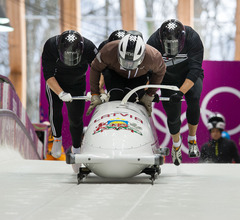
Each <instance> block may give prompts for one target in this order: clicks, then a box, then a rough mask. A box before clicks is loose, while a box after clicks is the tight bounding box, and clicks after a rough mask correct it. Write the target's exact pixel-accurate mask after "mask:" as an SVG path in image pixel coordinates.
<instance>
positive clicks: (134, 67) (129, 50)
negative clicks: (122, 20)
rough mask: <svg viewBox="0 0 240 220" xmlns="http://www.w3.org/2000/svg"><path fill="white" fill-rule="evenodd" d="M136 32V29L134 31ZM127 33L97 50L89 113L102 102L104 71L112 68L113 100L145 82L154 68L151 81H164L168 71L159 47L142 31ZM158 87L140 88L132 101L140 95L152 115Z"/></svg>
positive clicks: (108, 82)
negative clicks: (151, 44)
mask: <svg viewBox="0 0 240 220" xmlns="http://www.w3.org/2000/svg"><path fill="white" fill-rule="evenodd" d="M131 33H133V32H131ZM131 33H130V34H126V35H125V36H124V37H123V38H122V39H121V40H120V41H119V40H115V41H112V42H109V43H107V44H106V45H105V46H104V47H103V48H102V49H101V50H100V51H99V53H98V54H97V56H96V58H95V59H94V61H93V62H92V66H91V70H90V89H91V94H92V97H91V104H90V107H89V108H88V111H87V115H89V114H90V113H91V112H92V111H93V109H94V108H95V107H96V106H97V105H99V104H101V103H102V102H101V99H100V92H99V79H100V75H101V72H102V71H103V70H104V69H106V68H108V69H109V74H108V77H107V78H106V77H105V76H104V79H105V85H106V88H107V91H108V92H109V93H110V99H109V101H114V100H122V98H123V97H124V96H125V94H127V93H128V92H129V91H130V90H131V89H133V88H135V87H137V86H140V85H145V84H146V83H147V81H148V71H152V76H151V78H150V83H151V84H158V85H159V84H161V82H162V79H163V76H164V74H165V71H166V66H165V63H164V61H163V59H162V55H161V53H160V52H159V51H157V50H156V49H155V48H153V47H151V46H149V45H146V44H145V42H144V41H143V39H142V37H141V36H140V35H139V32H138V31H136V34H131ZM156 90H157V89H148V90H147V91H146V92H145V91H144V90H143V91H137V92H136V93H135V94H133V95H132V96H131V97H130V99H129V101H130V102H136V100H137V99H139V100H140V103H141V104H143V105H144V106H145V108H146V110H147V113H148V115H149V116H150V115H151V112H152V101H153V99H154V94H155V93H156Z"/></svg>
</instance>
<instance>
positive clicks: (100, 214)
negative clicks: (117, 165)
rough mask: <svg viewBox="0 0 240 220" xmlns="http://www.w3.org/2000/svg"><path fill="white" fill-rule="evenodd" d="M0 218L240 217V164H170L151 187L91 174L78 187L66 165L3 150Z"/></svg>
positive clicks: (142, 180)
mask: <svg viewBox="0 0 240 220" xmlns="http://www.w3.org/2000/svg"><path fill="white" fill-rule="evenodd" d="M0 219H1V220H11V219H17V220H19V219H22V220H27V219H34V220H37V219H47V220H51V219H63V220H67V219H74V220H75V219H81V220H90V219H93V220H95V219H96V220H102V219H104V220H115V219H117V220H118V219H129V220H142V219H144V220H152V219H153V220H161V219H163V220H173V219H174V220H176V219H177V220H179V219H183V220H188V219H189V220H190V219H191V220H196V219H199V220H202V219H204V220H206V219H207V220H208V219H209V220H210V219H211V220H215V219H216V220H222V219H223V220H228V219H236V220H237V219H240V165H237V164H228V165H227V164H182V165H180V166H179V167H176V166H174V165H172V164H164V165H163V166H162V174H161V175H160V176H159V177H158V179H157V180H156V181H155V184H154V185H153V186H152V185H151V181H150V180H149V179H148V176H147V175H140V176H137V177H134V178H131V179H126V180H120V181H118V180H109V179H102V178H99V177H97V176H95V175H94V174H90V175H89V176H88V177H87V178H86V179H85V180H84V181H83V183H81V184H80V185H77V179H76V174H74V173H73V171H72V168H71V166H70V165H67V164H66V163H65V162H63V161H37V160H24V159H22V158H21V157H20V156H19V155H18V154H17V153H16V152H13V151H11V150H9V149H8V148H3V147H0Z"/></svg>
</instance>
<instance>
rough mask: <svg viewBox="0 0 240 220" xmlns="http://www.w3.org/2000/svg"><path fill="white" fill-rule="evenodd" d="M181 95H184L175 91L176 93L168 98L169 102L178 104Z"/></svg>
mask: <svg viewBox="0 0 240 220" xmlns="http://www.w3.org/2000/svg"><path fill="white" fill-rule="evenodd" d="M183 95H184V94H183V93H182V92H181V91H177V92H176V93H174V94H172V95H171V96H170V99H169V101H170V102H171V103H174V104H176V103H178V102H180V101H181V100H182V98H183Z"/></svg>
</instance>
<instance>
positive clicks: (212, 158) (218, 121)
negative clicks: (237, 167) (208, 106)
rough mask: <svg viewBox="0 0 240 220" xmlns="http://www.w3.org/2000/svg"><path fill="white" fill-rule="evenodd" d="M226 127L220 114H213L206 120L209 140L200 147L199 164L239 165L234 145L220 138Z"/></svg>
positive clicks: (232, 142)
mask: <svg viewBox="0 0 240 220" xmlns="http://www.w3.org/2000/svg"><path fill="white" fill-rule="evenodd" d="M225 126H226V123H225V118H224V116H223V115H222V114H220V113H214V114H213V115H210V117H209V118H208V124H207V128H208V130H209V132H210V136H211V138H210V140H209V142H208V143H205V144H204V145H203V146H202V147H201V156H200V159H199V162H201V163H233V162H235V163H240V158H239V154H238V149H237V146H236V143H235V142H234V141H232V140H229V139H228V138H224V137H222V132H223V131H224V129H225Z"/></svg>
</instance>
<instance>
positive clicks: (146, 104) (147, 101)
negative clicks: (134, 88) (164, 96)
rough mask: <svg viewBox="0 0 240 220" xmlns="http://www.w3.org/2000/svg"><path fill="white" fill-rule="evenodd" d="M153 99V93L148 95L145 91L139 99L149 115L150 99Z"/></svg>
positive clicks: (150, 110) (150, 108)
mask: <svg viewBox="0 0 240 220" xmlns="http://www.w3.org/2000/svg"><path fill="white" fill-rule="evenodd" d="M153 99H154V95H153V96H150V95H148V94H147V93H145V94H144V95H143V97H142V98H141V99H140V101H139V102H140V103H141V104H143V105H144V107H145V108H146V110H147V113H148V116H149V117H150V116H151V113H152V101H153Z"/></svg>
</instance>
